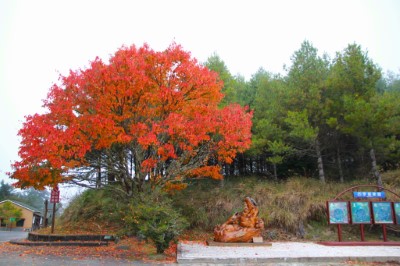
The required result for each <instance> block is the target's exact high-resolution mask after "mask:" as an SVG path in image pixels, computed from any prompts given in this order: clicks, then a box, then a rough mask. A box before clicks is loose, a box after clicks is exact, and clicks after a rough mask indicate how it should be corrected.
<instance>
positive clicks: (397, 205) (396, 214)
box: [393, 202, 400, 224]
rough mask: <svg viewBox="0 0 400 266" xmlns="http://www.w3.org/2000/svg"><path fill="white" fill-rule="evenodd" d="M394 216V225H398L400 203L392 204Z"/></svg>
mask: <svg viewBox="0 0 400 266" xmlns="http://www.w3.org/2000/svg"><path fill="white" fill-rule="evenodd" d="M393 206H394V216H395V218H396V224H400V202H394V203H393Z"/></svg>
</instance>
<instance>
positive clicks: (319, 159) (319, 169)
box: [315, 139, 325, 183]
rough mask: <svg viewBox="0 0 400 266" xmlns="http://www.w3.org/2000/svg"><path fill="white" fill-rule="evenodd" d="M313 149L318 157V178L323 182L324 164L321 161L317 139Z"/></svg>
mask: <svg viewBox="0 0 400 266" xmlns="http://www.w3.org/2000/svg"><path fill="white" fill-rule="evenodd" d="M315 151H316V153H317V158H318V160H317V163H318V175H319V180H320V181H321V183H325V174H324V164H323V163H322V155H321V147H320V143H319V140H318V139H317V140H316V141H315Z"/></svg>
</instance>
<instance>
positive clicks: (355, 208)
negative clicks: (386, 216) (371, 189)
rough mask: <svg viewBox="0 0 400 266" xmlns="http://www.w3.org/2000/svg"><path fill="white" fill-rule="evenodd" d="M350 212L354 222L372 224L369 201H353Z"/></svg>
mask: <svg viewBox="0 0 400 266" xmlns="http://www.w3.org/2000/svg"><path fill="white" fill-rule="evenodd" d="M350 214H351V223H352V224H371V223H372V215H371V204H370V202H369V201H351V202H350Z"/></svg>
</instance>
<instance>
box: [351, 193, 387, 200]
mask: <svg viewBox="0 0 400 266" xmlns="http://www.w3.org/2000/svg"><path fill="white" fill-rule="evenodd" d="M353 197H354V198H355V199H358V198H377V199H384V198H386V193H385V192H383V191H380V192H370V191H369V192H366V191H354V192H353Z"/></svg>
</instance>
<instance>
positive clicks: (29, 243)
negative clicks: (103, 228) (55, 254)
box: [9, 239, 108, 247]
mask: <svg viewBox="0 0 400 266" xmlns="http://www.w3.org/2000/svg"><path fill="white" fill-rule="evenodd" d="M9 242H10V243H11V244H14V245H21V246H31V247H34V246H80V247H98V246H108V242H104V241H102V242H90V241H85V242H69V241H68V242H67V241H61V242H49V241H46V242H45V241H37V242H33V241H26V240H25V239H22V240H10V241H9Z"/></svg>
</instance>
